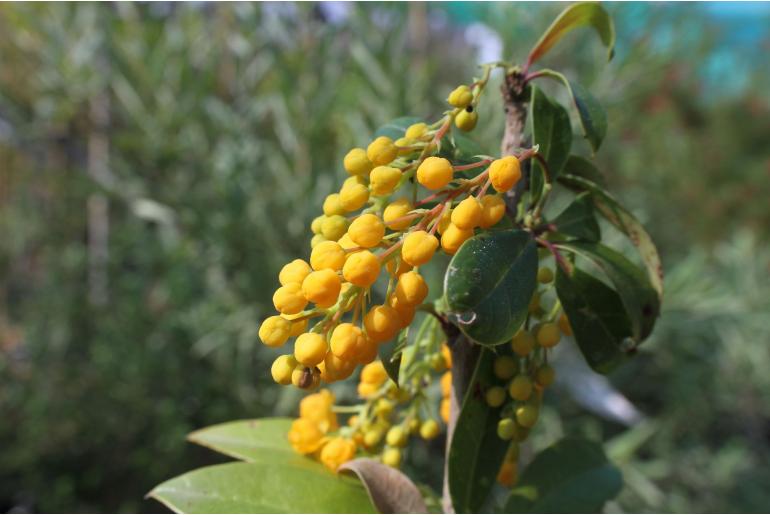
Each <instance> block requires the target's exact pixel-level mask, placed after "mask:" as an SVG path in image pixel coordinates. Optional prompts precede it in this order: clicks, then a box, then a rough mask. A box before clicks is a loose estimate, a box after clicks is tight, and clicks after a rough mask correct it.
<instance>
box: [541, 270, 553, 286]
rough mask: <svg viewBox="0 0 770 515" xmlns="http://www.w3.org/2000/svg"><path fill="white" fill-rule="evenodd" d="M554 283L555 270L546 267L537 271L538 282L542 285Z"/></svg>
mask: <svg viewBox="0 0 770 515" xmlns="http://www.w3.org/2000/svg"><path fill="white" fill-rule="evenodd" d="M551 281H553V270H551V269H550V268H548V267H547V266H544V267H542V268H540V269H538V271H537V282H539V283H540V284H548V283H550V282H551Z"/></svg>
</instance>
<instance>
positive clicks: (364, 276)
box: [342, 250, 380, 288]
mask: <svg viewBox="0 0 770 515" xmlns="http://www.w3.org/2000/svg"><path fill="white" fill-rule="evenodd" d="M379 275H380V260H379V259H377V256H375V255H374V254H372V253H371V252H369V251H368V250H364V251H361V252H356V253H355V254H351V255H350V256H348V258H347V260H346V261H345V266H344V267H343V268H342V277H344V278H345V280H346V281H348V282H350V283H352V284H354V285H356V286H360V287H362V288H368V287H369V286H371V285H372V284H374V283H375V281H377V277H378V276H379Z"/></svg>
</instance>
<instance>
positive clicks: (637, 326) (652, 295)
mask: <svg viewBox="0 0 770 515" xmlns="http://www.w3.org/2000/svg"><path fill="white" fill-rule="evenodd" d="M557 247H558V248H560V249H564V250H567V251H569V252H572V253H574V254H577V255H579V256H582V257H583V258H586V259H588V260H589V261H591V262H593V263H594V264H595V265H596V266H597V267H599V269H600V270H601V271H602V272H604V273H605V274H606V275H607V277H608V278H609V280H610V281H611V282H612V284H613V285H614V286H615V289H616V290H617V292H618V295H620V299H621V301H622V302H623V306H624V307H625V308H626V313H627V314H628V318H629V320H630V321H631V328H632V330H633V336H634V340H636V343H637V344H639V343H641V342H642V341H643V340H644V339H645V338H647V336H649V334H650V333H651V332H652V328H653V327H654V326H655V320H656V319H657V318H658V314H659V313H660V301H659V299H658V295H657V293H656V292H655V290H654V289H653V287H652V285H651V284H650V281H649V280H648V279H647V276H646V275H645V274H644V272H642V271H641V270H640V269H639V268H638V267H637V266H636V265H634V264H633V263H632V262H631V261H629V260H628V259H627V258H626V257H625V256H623V255H622V254H620V253H619V252H616V251H614V250H612V249H611V248H609V247H606V246H604V245H602V244H600V243H589V242H577V241H575V242H568V243H559V244H557Z"/></svg>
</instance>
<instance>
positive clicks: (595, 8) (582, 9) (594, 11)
mask: <svg viewBox="0 0 770 515" xmlns="http://www.w3.org/2000/svg"><path fill="white" fill-rule="evenodd" d="M585 25H591V26H592V27H593V28H594V29H595V30H596V32H597V33H598V34H599V37H600V38H601V40H602V43H604V46H605V47H607V59H608V60H609V59H612V56H613V54H614V52H615V27H614V25H613V24H612V18H610V15H609V14H607V11H605V10H604V8H603V7H602V6H601V5H599V3H597V2H580V3H576V4H572V5H570V6H569V7H567V8H566V9H564V10H563V11H562V12H561V14H559V16H558V17H557V18H556V19H555V20H554V22H553V23H552V24H551V26H550V27H548V29H547V30H546V31H545V33H543V35H542V36H541V37H540V40H539V41H538V42H537V43H536V44H535V46H534V47H533V48H532V50H531V51H530V52H529V57H528V59H527V63H528V64H530V65H531V64H532V63H534V62H536V61H537V60H538V59H540V58H541V57H542V56H543V55H545V54H546V53H547V52H548V51H549V50H550V49H551V48H552V47H553V46H554V45H555V44H556V43H557V42H558V41H559V40H560V39H561V38H563V37H564V36H565V35H566V34H567V33H568V32H570V31H571V30H573V29H576V28H578V27H583V26H585Z"/></svg>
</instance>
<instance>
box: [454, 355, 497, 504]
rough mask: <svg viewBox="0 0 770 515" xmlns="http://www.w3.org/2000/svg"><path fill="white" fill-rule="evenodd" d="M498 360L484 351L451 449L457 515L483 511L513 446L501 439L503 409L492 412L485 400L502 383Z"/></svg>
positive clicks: (474, 374)
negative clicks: (499, 428) (496, 371)
mask: <svg viewBox="0 0 770 515" xmlns="http://www.w3.org/2000/svg"><path fill="white" fill-rule="evenodd" d="M506 348H507V347H506ZM494 359H495V354H493V353H492V351H490V350H489V349H482V350H481V355H480V356H479V359H478V361H477V362H476V368H475V370H474V371H473V377H472V378H471V382H470V385H469V387H468V390H467V391H466V393H465V398H464V399H463V404H462V407H461V409H460V414H459V416H458V417H457V425H456V426H455V430H454V436H453V437H452V442H451V444H450V447H449V456H448V460H449V465H448V473H449V477H448V480H449V493H450V495H451V496H452V505H453V506H454V509H455V512H457V513H478V512H480V511H481V508H482V506H483V504H484V501H485V500H486V499H487V496H488V495H489V492H490V490H491V489H492V487H493V486H494V485H495V478H496V477H497V472H498V471H499V470H500V464H501V463H502V461H503V458H504V456H505V451H506V449H507V448H508V444H509V442H507V441H505V440H502V439H500V438H499V437H498V436H497V423H498V421H499V420H500V412H501V409H502V408H491V407H489V405H488V404H487V403H486V402H485V400H484V391H485V390H486V389H487V388H488V387H490V386H492V385H495V384H497V383H498V382H499V381H498V380H497V379H496V378H495V377H494V372H493V366H492V364H493V362H494Z"/></svg>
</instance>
